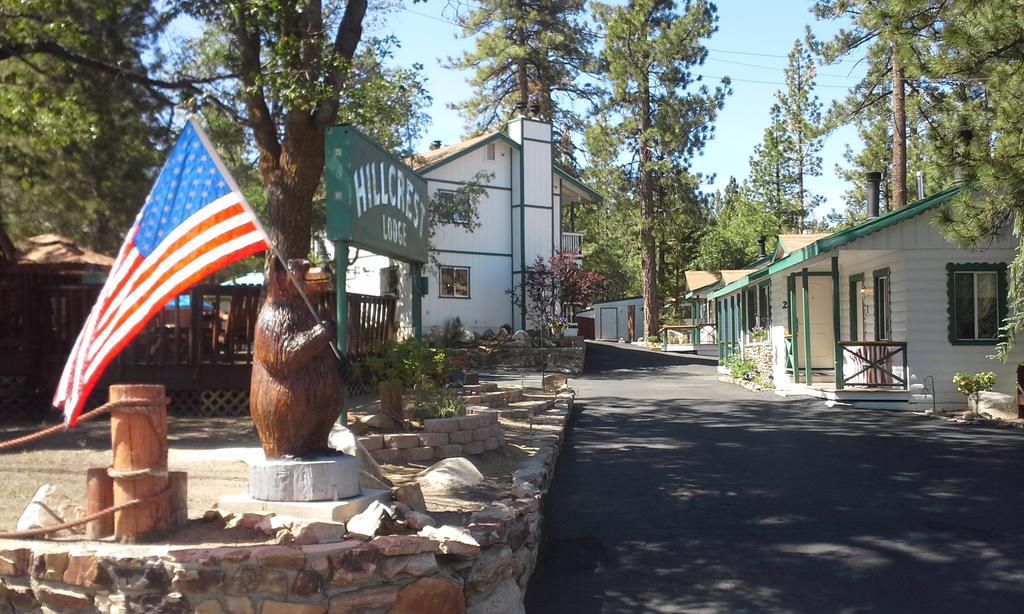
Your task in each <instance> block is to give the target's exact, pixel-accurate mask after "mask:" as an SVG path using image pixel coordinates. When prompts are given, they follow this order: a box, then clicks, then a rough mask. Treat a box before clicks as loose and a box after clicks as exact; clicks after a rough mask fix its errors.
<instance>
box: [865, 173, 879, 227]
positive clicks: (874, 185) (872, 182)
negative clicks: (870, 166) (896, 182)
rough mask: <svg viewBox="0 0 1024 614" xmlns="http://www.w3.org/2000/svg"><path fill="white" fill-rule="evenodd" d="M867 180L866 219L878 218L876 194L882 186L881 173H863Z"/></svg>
mask: <svg viewBox="0 0 1024 614" xmlns="http://www.w3.org/2000/svg"><path fill="white" fill-rule="evenodd" d="M864 177H865V178H866V179H867V180H868V219H869V220H870V219H873V218H876V217H878V192H879V190H880V189H881V186H882V173H880V172H878V171H871V172H870V173H864Z"/></svg>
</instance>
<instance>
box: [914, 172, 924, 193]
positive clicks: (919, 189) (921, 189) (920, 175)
mask: <svg viewBox="0 0 1024 614" xmlns="http://www.w3.org/2000/svg"><path fill="white" fill-rule="evenodd" d="M914 174H915V175H917V199H918V200H924V171H917V172H916V173H914Z"/></svg>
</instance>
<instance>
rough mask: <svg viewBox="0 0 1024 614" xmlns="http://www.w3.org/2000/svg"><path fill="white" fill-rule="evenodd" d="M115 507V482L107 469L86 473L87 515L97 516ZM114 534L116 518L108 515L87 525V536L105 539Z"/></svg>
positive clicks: (96, 469)
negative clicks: (97, 513)
mask: <svg viewBox="0 0 1024 614" xmlns="http://www.w3.org/2000/svg"><path fill="white" fill-rule="evenodd" d="M113 505H114V481H113V480H112V479H111V478H110V476H109V475H108V474H107V468H106V467H99V468H94V469H89V470H87V471H86V472H85V513H86V514H87V515H89V514H95V513H96V512H100V511H102V510H105V509H107V508H108V507H113ZM113 534H114V516H113V515H111V514H107V515H106V516H103V517H101V518H98V519H96V520H93V521H92V522H90V523H88V524H86V525H85V536H86V537H88V538H89V539H103V538H105V537H110V536H111V535H113Z"/></svg>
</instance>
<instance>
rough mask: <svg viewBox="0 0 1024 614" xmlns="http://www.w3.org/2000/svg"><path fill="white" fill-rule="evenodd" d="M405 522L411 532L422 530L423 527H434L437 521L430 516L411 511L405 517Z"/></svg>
mask: <svg viewBox="0 0 1024 614" xmlns="http://www.w3.org/2000/svg"><path fill="white" fill-rule="evenodd" d="M405 522H406V524H408V525H409V528H410V529H412V530H413V531H419V530H422V529H423V528H425V527H436V526H437V521H435V520H434V518H433V517H432V516H429V515H427V514H424V513H423V512H416V511H412V512H409V513H407V514H406V515H405Z"/></svg>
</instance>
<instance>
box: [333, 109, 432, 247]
mask: <svg viewBox="0 0 1024 614" xmlns="http://www.w3.org/2000/svg"><path fill="white" fill-rule="evenodd" d="M325 154H326V159H325V161H324V162H325V164H324V184H325V186H324V187H325V190H326V192H327V237H328V238H329V239H331V240H333V241H336V242H343V243H348V244H350V245H353V246H355V247H359V248H363V249H366V250H368V251H371V252H373V253H375V254H381V255H384V256H390V257H392V258H396V259H399V260H405V261H409V262H418V263H425V262H427V182H426V181H425V180H424V179H423V178H422V177H420V176H419V175H417V174H416V173H414V172H413V170H412V169H411V168H409V167H408V166H406V165H405V163H404V162H402V161H401V160H399V159H398V158H396V157H395V156H393V155H391V154H390V153H388V152H387V151H385V150H384V149H383V148H382V147H381V146H380V145H378V144H377V143H375V142H373V141H372V140H371V139H370V138H369V137H367V136H366V135H364V134H363V133H361V132H359V131H358V130H356V129H355V128H353V127H352V126H335V127H333V128H328V129H327V142H326V151H325Z"/></svg>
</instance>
